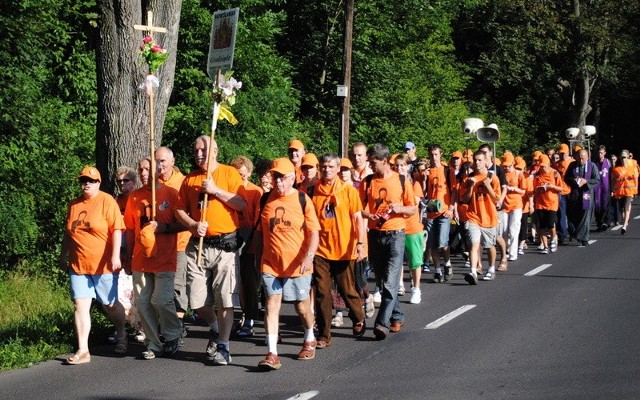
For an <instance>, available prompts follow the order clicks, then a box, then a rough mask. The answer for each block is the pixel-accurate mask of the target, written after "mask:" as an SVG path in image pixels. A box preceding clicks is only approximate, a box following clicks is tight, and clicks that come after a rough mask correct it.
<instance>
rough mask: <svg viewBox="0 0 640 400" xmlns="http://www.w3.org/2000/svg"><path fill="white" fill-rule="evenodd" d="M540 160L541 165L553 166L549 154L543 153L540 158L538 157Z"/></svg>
mask: <svg viewBox="0 0 640 400" xmlns="http://www.w3.org/2000/svg"><path fill="white" fill-rule="evenodd" d="M538 161H539V162H540V166H541V167H550V166H551V160H549V156H547V155H546V154H543V155H541V156H540V158H538Z"/></svg>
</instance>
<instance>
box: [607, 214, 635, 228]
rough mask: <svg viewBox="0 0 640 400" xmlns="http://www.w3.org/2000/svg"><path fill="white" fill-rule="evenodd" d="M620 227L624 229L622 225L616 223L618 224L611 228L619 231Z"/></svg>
mask: <svg viewBox="0 0 640 400" xmlns="http://www.w3.org/2000/svg"><path fill="white" fill-rule="evenodd" d="M639 217H640V215H639ZM634 219H635V218H634ZM619 229H622V225H616V226H614V227H613V228H611V230H612V231H617V230H619Z"/></svg>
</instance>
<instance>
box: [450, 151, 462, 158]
mask: <svg viewBox="0 0 640 400" xmlns="http://www.w3.org/2000/svg"><path fill="white" fill-rule="evenodd" d="M454 157H458V158H462V152H461V151H454V152H453V153H451V158H454Z"/></svg>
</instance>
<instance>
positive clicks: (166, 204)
mask: <svg viewBox="0 0 640 400" xmlns="http://www.w3.org/2000/svg"><path fill="white" fill-rule="evenodd" d="M167 150H168V149H166V148H159V149H158V150H156V177H157V178H156V185H155V190H156V197H155V208H156V211H155V214H156V218H155V220H153V219H152V213H151V210H152V207H153V205H152V196H151V187H150V185H146V186H143V187H141V188H140V189H137V190H136V191H134V192H133V193H131V195H130V196H129V201H128V202H127V208H126V211H125V214H124V222H125V225H126V226H127V234H126V238H127V249H128V251H127V252H128V254H127V259H129V260H131V261H130V263H129V264H130V265H131V271H132V273H133V287H134V291H135V295H136V306H137V308H138V313H139V315H140V319H141V321H142V327H143V331H144V333H145V340H144V344H145V347H146V350H145V351H144V352H142V354H141V356H142V358H143V359H145V360H151V359H154V358H155V357H156V356H159V355H163V356H171V355H173V354H175V353H176V352H177V351H178V347H179V344H180V338H181V336H182V324H181V321H180V318H178V315H177V312H176V303H175V301H174V297H175V296H174V287H175V286H174V279H175V272H176V264H177V232H180V231H184V230H185V228H184V227H183V226H182V225H181V224H180V223H178V222H177V221H176V216H175V207H176V202H177V199H178V190H177V189H176V188H173V187H170V186H169V185H167V184H166V183H163V182H161V179H160V175H161V171H162V170H163V168H164V167H166V165H164V163H165V161H166V160H167V158H166V157H167V155H168V153H167ZM160 335H162V336H163V337H164V339H165V342H164V344H163V343H162V341H161V340H160Z"/></svg>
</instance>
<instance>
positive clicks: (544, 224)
mask: <svg viewBox="0 0 640 400" xmlns="http://www.w3.org/2000/svg"><path fill="white" fill-rule="evenodd" d="M538 165H539V167H540V168H539V169H538V172H537V173H536V174H535V175H534V177H533V184H532V186H533V204H534V208H535V213H536V223H537V226H536V228H537V234H538V236H539V237H540V243H541V247H542V249H541V250H540V253H541V254H548V253H549V250H550V245H551V252H555V251H556V250H557V247H556V246H557V244H556V243H557V241H558V238H557V233H556V222H557V211H558V207H559V204H560V200H559V195H560V192H562V176H560V173H559V172H558V171H556V170H555V169H553V168H551V160H549V157H547V155H546V154H543V155H541V156H540V157H539V158H538ZM547 235H551V243H549V241H548V238H547Z"/></svg>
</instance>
